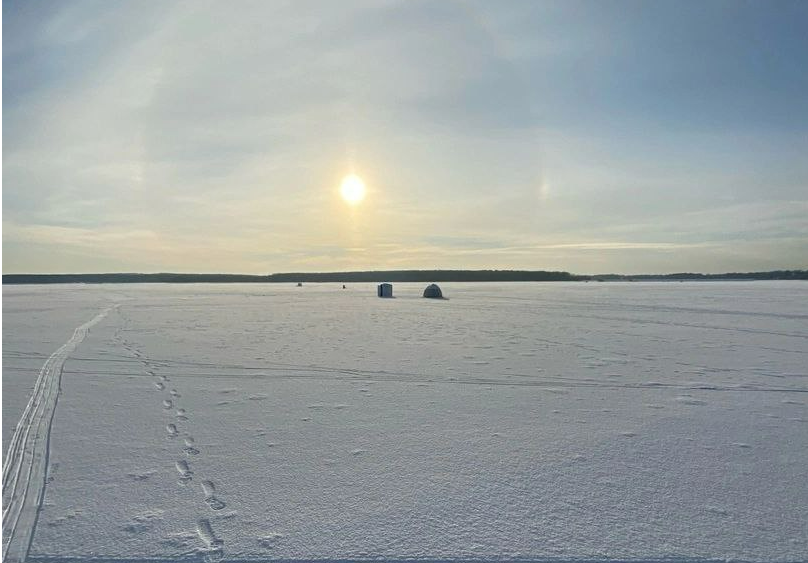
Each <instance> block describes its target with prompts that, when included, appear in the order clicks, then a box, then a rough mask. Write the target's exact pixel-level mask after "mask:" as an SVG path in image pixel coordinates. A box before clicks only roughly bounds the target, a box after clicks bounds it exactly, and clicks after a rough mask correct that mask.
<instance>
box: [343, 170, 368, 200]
mask: <svg viewBox="0 0 808 563" xmlns="http://www.w3.org/2000/svg"><path fill="white" fill-rule="evenodd" d="M339 193H340V195H342V199H344V200H345V201H346V202H348V203H350V204H351V205H356V204H358V203H359V202H360V201H362V200H363V199H365V182H364V181H362V178H360V177H359V176H357V175H356V174H350V175H348V176H345V178H343V179H342V185H340V188H339Z"/></svg>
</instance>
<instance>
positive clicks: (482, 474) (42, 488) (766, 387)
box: [3, 282, 808, 562]
mask: <svg viewBox="0 0 808 563" xmlns="http://www.w3.org/2000/svg"><path fill="white" fill-rule="evenodd" d="M424 285H425V284H395V295H396V299H378V298H377V297H376V286H375V284H349V287H348V289H345V290H343V289H342V288H341V284H322V285H317V284H307V285H305V286H303V287H294V286H292V285H289V286H286V285H252V284H250V285H136V286H126V285H97V286H92V285H64V286H4V288H3V314H4V323H3V451H4V454H6V455H5V457H4V462H3V463H4V467H6V465H9V467H14V468H16V467H19V468H21V469H20V470H19V471H14V472H11V471H8V472H7V473H6V475H4V493H3V499H4V506H3V510H4V516H6V518H5V519H4V527H3V532H4V541H6V540H7V539H8V536H9V532H12V533H13V534H12V537H11V543H10V544H4V551H5V550H6V549H7V548H8V555H7V557H6V560H8V561H19V560H21V559H23V558H24V557H26V554H27V560H29V561H41V562H56V561H86V560H89V559H92V560H95V561H116V562H127V561H140V560H143V561H146V560H148V561H157V562H160V561H178V560H182V561H184V560H187V561H202V560H207V561H215V560H225V561H267V560H284V561H299V560H325V561H349V560H371V559H372V560H419V561H444V562H448V561H461V560H462V561H503V560H519V561H581V560H589V561H615V560H617V561H626V560H628V561H635V560H636V561H640V560H642V561H645V560H665V561H705V560H710V561H713V560H722V561H723V560H734V561H735V560H736V561H756V562H757V561H805V560H808V472H807V471H806V467H808V385H806V383H808V379H807V378H808V284H805V283H803V282H715V283H696V282H686V283H512V284H505V283H503V284H489V283H479V284H459V283H443V284H441V287H442V289H443V290H444V294H445V296H446V297H448V300H442V301H435V300H429V299H422V298H421V293H422V292H423V287H424ZM82 327H83V328H82ZM77 329H78V330H77ZM60 350H61V351H60ZM60 368H61V369H60ZM59 376H60V378H59ZM59 385H60V386H61V392H60V393H59V394H58V403H57V402H56V398H57V395H56V394H55V390H57V389H58V386H59ZM32 397H33V399H32ZM29 404H30V405H32V406H31V407H30V408H28V410H27V411H26V408H27V405H29ZM51 414H52V415H53V418H52V421H51V419H50V415H51ZM20 420H22V422H23V424H21V425H20V428H19V431H18V432H16V433H15V426H16V425H17V423H18V421H20ZM14 437H16V438H14ZM7 481H8V482H9V483H11V482H13V481H14V482H16V483H17V485H16V487H17V489H16V491H17V492H15V493H14V494H12V492H11V489H9V488H7V487H6V483H7ZM6 512H8V514H6ZM18 515H19V517H18ZM34 526H35V528H34Z"/></svg>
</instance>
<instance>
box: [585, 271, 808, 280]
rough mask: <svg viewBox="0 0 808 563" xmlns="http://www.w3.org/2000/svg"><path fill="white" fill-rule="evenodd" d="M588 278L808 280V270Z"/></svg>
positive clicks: (600, 276)
mask: <svg viewBox="0 0 808 563" xmlns="http://www.w3.org/2000/svg"><path fill="white" fill-rule="evenodd" d="M579 277H581V278H583V279H586V280H596V281H643V280H644V281H678V280H705V281H709V280H808V270H773V271H771V272H730V273H726V274H697V273H691V272H681V273H678V274H640V275H636V276H628V275H625V274H599V275H595V276H579Z"/></svg>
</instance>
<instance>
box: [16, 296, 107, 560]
mask: <svg viewBox="0 0 808 563" xmlns="http://www.w3.org/2000/svg"><path fill="white" fill-rule="evenodd" d="M114 307H115V308H117V307H118V306H117V305H115V306H114ZM112 308H113V307H108V308H106V309H104V310H103V311H101V312H100V313H98V314H97V315H96V316H95V317H93V318H92V319H91V320H90V321H88V322H86V323H84V324H83V325H81V326H79V327H78V328H76V329H75V330H74V331H73V336H72V337H71V338H70V340H68V341H67V342H65V343H64V344H63V345H62V346H61V347H60V348H59V349H58V350H56V351H55V352H54V353H53V354H51V356H50V357H49V358H48V359H47V360H46V361H45V364H44V365H43V366H42V369H41V370H40V372H39V376H38V377H37V379H36V382H35V383H34V390H33V393H32V395H31V398H30V399H29V400H28V404H27V405H26V406H25V410H24V411H23V413H22V416H21V417H20V421H19V422H18V423H17V426H16V427H15V428H14V434H13V436H12V438H11V442H10V444H9V447H8V452H6V458H5V461H4V463H3V561H4V562H7V563H11V562H20V563H22V562H23V561H25V559H26V557H27V556H28V551H29V550H30V548H31V541H32V540H33V537H34V532H35V531H36V524H37V520H38V518H39V512H40V508H41V506H42V500H43V498H44V496H45V485H46V479H47V475H48V461H49V459H50V433H51V426H52V424H53V416H54V413H55V412H56V404H57V402H58V400H59V393H60V392H61V378H62V369H63V368H64V364H65V362H66V361H67V359H68V358H69V357H70V354H72V353H73V352H74V351H75V350H76V348H77V347H78V345H79V344H81V342H82V341H83V340H84V339H85V338H86V337H87V334H88V333H89V331H90V328H91V327H93V326H94V325H95V324H97V323H98V322H100V321H101V320H102V319H104V317H106V316H107V314H108V313H109V312H110V310H112Z"/></svg>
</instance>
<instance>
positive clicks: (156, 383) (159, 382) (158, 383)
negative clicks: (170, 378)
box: [154, 381, 166, 391]
mask: <svg viewBox="0 0 808 563" xmlns="http://www.w3.org/2000/svg"><path fill="white" fill-rule="evenodd" d="M154 386H155V387H157V389H158V390H160V391H162V390H163V389H165V388H166V386H165V385H163V383H162V382H161V381H155V382H154Z"/></svg>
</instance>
